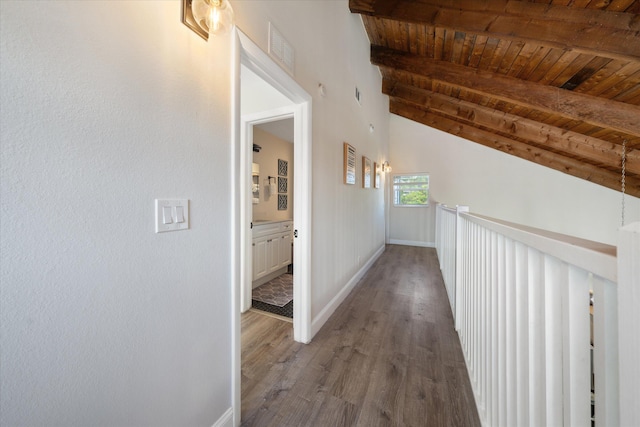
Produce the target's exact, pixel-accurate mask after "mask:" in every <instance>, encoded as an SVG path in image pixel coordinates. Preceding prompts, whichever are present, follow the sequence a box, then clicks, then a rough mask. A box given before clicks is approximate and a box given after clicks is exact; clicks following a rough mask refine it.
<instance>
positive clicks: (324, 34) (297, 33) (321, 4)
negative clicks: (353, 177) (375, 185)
mask: <svg viewBox="0 0 640 427" xmlns="http://www.w3.org/2000/svg"><path fill="white" fill-rule="evenodd" d="M233 7H234V9H235V11H236V22H237V25H238V26H239V27H240V28H241V29H242V31H243V32H245V33H246V34H247V35H248V36H249V37H250V38H251V39H252V40H253V41H254V42H255V43H256V44H257V45H258V46H260V47H261V48H262V49H263V50H264V51H265V52H267V51H268V48H267V46H268V44H267V43H268V40H267V37H268V24H269V21H272V22H273V24H274V25H275V26H276V28H277V29H278V30H279V31H280V32H281V33H282V35H283V36H284V37H285V38H286V39H287V40H288V41H289V42H290V43H291V44H292V46H293V48H294V49H295V75H294V78H295V80H296V81H297V82H298V83H299V84H300V85H301V86H302V87H303V88H304V89H305V90H306V91H307V92H308V93H309V94H310V95H311V96H312V97H313V105H312V115H313V123H312V131H313V207H312V226H313V230H312V232H313V236H312V243H311V245H312V249H311V257H312V259H311V262H312V271H311V299H312V307H311V309H312V310H311V311H312V313H311V315H312V319H313V318H315V317H316V316H318V314H319V313H320V312H321V311H322V309H324V308H325V307H326V306H327V304H328V303H329V302H330V301H331V300H332V298H334V297H335V296H336V295H337V294H338V293H339V292H340V291H341V290H342V289H343V288H344V287H345V285H346V284H347V282H348V281H349V280H350V279H351V278H352V277H353V276H354V275H355V274H356V273H357V272H358V270H359V269H360V268H361V266H362V265H363V264H364V262H366V261H367V260H368V259H369V258H370V257H371V256H372V255H373V254H374V253H375V252H376V250H378V249H379V248H380V247H381V246H382V245H384V233H385V228H384V227H385V220H384V190H383V189H379V190H373V189H366V190H365V189H363V188H362V185H361V182H360V178H358V182H357V184H356V185H355V186H353V185H352V186H347V185H344V184H343V183H342V143H343V142H344V141H347V142H349V143H350V144H351V145H353V146H354V147H356V150H357V156H358V170H357V172H358V176H359V175H360V173H361V163H360V158H361V156H362V155H366V156H367V157H369V158H370V159H371V160H372V161H379V160H380V159H382V158H385V159H386V158H387V157H386V154H387V152H388V151H387V150H388V148H387V147H388V138H389V131H388V129H389V113H388V101H387V97H386V96H384V95H382V94H381V91H380V88H381V77H380V73H379V71H378V69H377V67H374V66H372V65H371V62H370V60H369V50H370V49H369V40H368V39H367V36H366V33H365V31H364V27H363V25H362V21H361V19H360V16H359V15H352V14H351V13H350V12H349V7H348V2H347V1H346V0H339V1H295V2H293V1H268V2H265V1H263V0H254V1H249V0H246V1H241V2H240V1H238V2H234V3H233ZM319 83H322V84H324V86H325V88H326V97H321V96H320V95H319V93H318V84H319ZM356 85H357V86H358V88H359V89H360V91H361V93H362V100H363V101H362V105H358V103H357V102H356V101H355V98H354V91H355V86H356ZM370 123H372V124H373V125H374V127H375V131H374V133H369V124H370Z"/></svg>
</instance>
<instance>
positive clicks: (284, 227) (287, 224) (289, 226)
mask: <svg viewBox="0 0 640 427" xmlns="http://www.w3.org/2000/svg"><path fill="white" fill-rule="evenodd" d="M291 230H293V222H292V221H284V222H281V223H280V231H281V232H283V233H284V232H287V231H291Z"/></svg>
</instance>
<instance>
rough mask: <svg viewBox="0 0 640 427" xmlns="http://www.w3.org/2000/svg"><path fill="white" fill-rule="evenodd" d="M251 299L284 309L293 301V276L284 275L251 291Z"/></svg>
mask: <svg viewBox="0 0 640 427" xmlns="http://www.w3.org/2000/svg"><path fill="white" fill-rule="evenodd" d="M251 299H252V300H256V301H260V302H263V303H266V304H271V305H275V306H278V307H284V306H285V305H287V304H288V303H289V302H291V301H292V300H293V275H292V274H283V275H281V276H278V277H276V278H275V279H273V280H271V281H269V282H267V283H265V284H264V285H260V286H258V287H257V288H255V289H254V290H253V291H251Z"/></svg>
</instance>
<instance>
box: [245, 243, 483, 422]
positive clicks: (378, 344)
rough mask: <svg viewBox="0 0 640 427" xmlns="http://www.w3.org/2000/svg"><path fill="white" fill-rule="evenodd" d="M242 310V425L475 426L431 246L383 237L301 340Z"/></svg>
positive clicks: (267, 319) (287, 326)
mask: <svg viewBox="0 0 640 427" xmlns="http://www.w3.org/2000/svg"><path fill="white" fill-rule="evenodd" d="M292 332H293V331H292V325H291V323H287V322H283V321H281V320H278V319H274V318H271V317H267V316H263V315H261V314H259V313H255V312H247V313H245V314H243V317H242V425H243V426H247V427H248V426H274V427H275V426H277V427H289V426H291V427H294V426H295V427H299V426H320V427H324V426H331V427H339V426H362V427H372V426H407V427H408V426H421V427H422V426H480V420H479V418H478V413H477V410H476V407H475V403H474V398H473V393H472V391H471V385H470V383H469V379H468V375H467V370H466V366H465V363H464V359H463V355H462V350H461V349H460V344H459V340H458V336H457V333H456V332H455V330H454V327H453V318H452V315H451V309H450V307H449V302H448V299H447V295H446V291H445V289H444V285H443V282H442V276H441V274H440V269H439V267H438V260H437V257H436V253H435V250H434V249H430V248H418V247H408V246H397V245H388V246H387V247H386V250H385V252H384V253H383V254H382V256H381V257H380V258H379V259H378V260H377V261H376V263H375V264H374V265H373V266H372V267H371V269H370V270H369V272H368V273H367V274H366V275H365V277H363V279H362V280H361V281H360V282H359V283H358V284H357V286H356V287H355V288H354V290H353V291H352V292H351V293H350V294H349V296H348V297H347V298H346V300H345V301H344V302H343V303H342V305H340V307H339V308H338V309H337V310H336V312H335V313H334V314H333V316H331V318H330V319H329V320H328V321H327V323H326V324H325V325H324V326H323V328H322V329H321V330H320V331H319V332H318V334H317V335H316V336H315V337H314V339H313V341H312V342H311V343H310V344H308V345H305V344H300V343H296V342H294V341H293V336H292Z"/></svg>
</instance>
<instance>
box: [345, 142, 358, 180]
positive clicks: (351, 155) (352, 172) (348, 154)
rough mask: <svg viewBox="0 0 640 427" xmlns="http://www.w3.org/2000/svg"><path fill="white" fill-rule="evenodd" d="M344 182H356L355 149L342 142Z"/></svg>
mask: <svg viewBox="0 0 640 427" xmlns="http://www.w3.org/2000/svg"><path fill="white" fill-rule="evenodd" d="M343 161H344V164H343V167H344V183H345V184H355V183H356V149H355V148H353V147H352V146H351V145H349V144H348V143H346V142H345V143H344V160H343Z"/></svg>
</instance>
